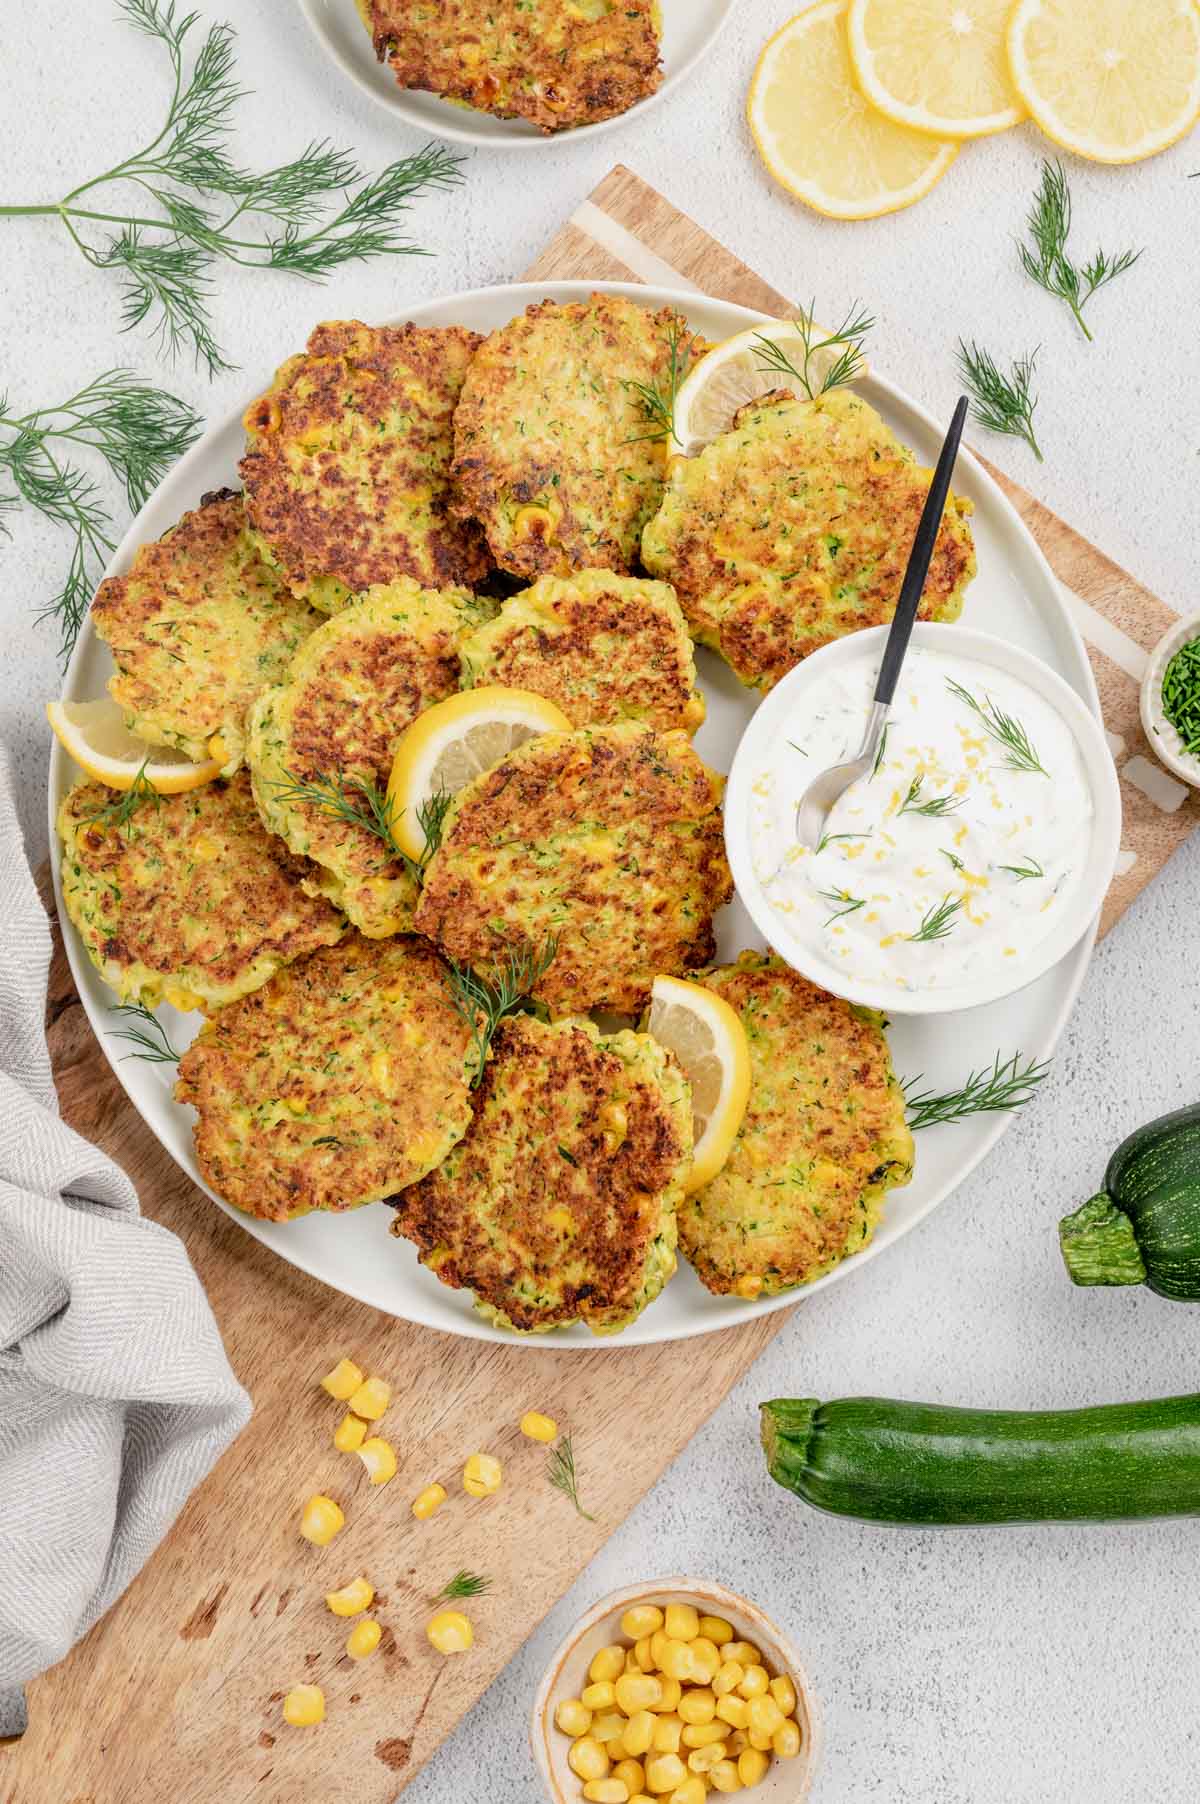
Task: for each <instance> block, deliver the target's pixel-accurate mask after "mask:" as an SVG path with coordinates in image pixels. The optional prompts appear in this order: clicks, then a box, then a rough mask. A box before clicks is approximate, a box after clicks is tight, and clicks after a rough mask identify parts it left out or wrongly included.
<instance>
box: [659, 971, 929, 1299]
mask: <svg viewBox="0 0 1200 1804" xmlns="http://www.w3.org/2000/svg"><path fill="white" fill-rule="evenodd" d="M696 981H697V982H698V983H702V984H704V985H705V987H706V988H707V989H710V990H713V991H714V992H715V993H716V994H717V995H718V996H723V997H724V998H725V1001H726V1002H728V1003H729V1005H730V1006H731V1007H732V1008H734V1009H736V1010H737V1013H738V1015H739V1016H740V1017H741V1021H742V1026H743V1027H744V1028H745V1030H746V1038H747V1040H748V1041H749V1045H750V1062H751V1070H752V1075H751V1085H750V1102H749V1106H748V1107H747V1110H746V1115H745V1119H744V1120H743V1122H742V1125H741V1127H740V1129H739V1130H738V1136H737V1139H736V1140H735V1141H734V1144H733V1151H732V1152H731V1153H730V1155H729V1160H728V1163H727V1164H726V1165H725V1168H724V1170H723V1171H722V1172H721V1173H720V1175H719V1176H718V1177H716V1178H714V1179H713V1181H712V1183H711V1184H708V1185H706V1186H705V1188H704V1189H702V1190H699V1191H697V1192H696V1193H695V1194H694V1195H693V1196H689V1197H687V1198H685V1200H684V1201H683V1202H682V1203H680V1205H679V1244H680V1247H681V1248H682V1250H683V1252H684V1253H685V1254H686V1256H687V1258H688V1259H690V1260H691V1262H692V1264H693V1265H694V1266H695V1268H696V1273H697V1276H698V1277H699V1279H700V1281H701V1283H702V1284H704V1285H705V1286H706V1287H707V1288H708V1289H709V1290H711V1291H715V1292H717V1293H718V1294H719V1295H724V1294H727V1293H732V1294H733V1295H734V1296H739V1297H759V1296H774V1295H775V1294H776V1293H777V1292H778V1291H781V1290H788V1289H790V1288H791V1287H792V1286H793V1285H797V1284H810V1283H811V1282H812V1280H813V1279H814V1278H819V1277H821V1276H823V1274H824V1273H825V1272H828V1271H831V1270H832V1269H833V1267H834V1266H835V1265H838V1264H839V1263H840V1262H841V1261H842V1260H843V1259H845V1258H847V1257H848V1256H849V1255H850V1254H851V1253H857V1252H859V1251H860V1250H861V1249H862V1248H863V1247H864V1246H866V1244H867V1242H868V1241H869V1240H870V1238H871V1236H872V1235H873V1234H874V1232H875V1229H876V1227H877V1226H878V1223H879V1218H880V1215H881V1213H882V1210H883V1200H884V1197H885V1196H886V1194H887V1192H888V1191H889V1190H891V1189H893V1188H894V1187H895V1186H897V1185H899V1184H907V1182H908V1180H909V1178H910V1177H911V1176H912V1168H913V1141H912V1135H911V1133H910V1132H909V1130H908V1127H907V1125H906V1123H905V1119H904V1093H903V1091H902V1090H901V1088H900V1085H899V1084H898V1083H897V1081H896V1078H895V1076H894V1074H893V1071H892V1064H891V1058H890V1055H889V1053H888V1046H887V1041H886V1040H885V1039H884V1036H883V1029H882V1025H881V1023H880V1021H879V1017H878V1016H875V1015H870V1014H868V1013H866V1012H865V1011H863V1010H860V1009H855V1008H852V1007H851V1005H850V1004H849V1003H848V1002H842V1001H840V1000H839V998H838V997H836V996H830V995H828V994H827V993H826V991H824V990H819V989H817V987H816V986H815V985H814V984H811V983H809V982H808V981H807V979H806V978H803V977H801V976H800V974H799V973H798V972H796V971H793V970H792V969H791V967H790V966H788V965H785V964H784V962H783V960H782V959H778V958H774V957H764V956H763V955H762V954H760V953H756V952H743V954H742V956H741V957H740V958H739V959H738V961H737V963H736V964H735V965H723V966H721V967H719V968H718V969H717V970H714V971H705V972H701V973H699V974H698V976H697V978H696Z"/></svg>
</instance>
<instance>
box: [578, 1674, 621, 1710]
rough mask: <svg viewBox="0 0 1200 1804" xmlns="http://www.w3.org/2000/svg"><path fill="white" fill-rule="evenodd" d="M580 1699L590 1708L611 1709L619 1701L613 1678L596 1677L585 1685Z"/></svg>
mask: <svg viewBox="0 0 1200 1804" xmlns="http://www.w3.org/2000/svg"><path fill="white" fill-rule="evenodd" d="M579 1700H580V1702H581V1703H582V1704H584V1705H586V1707H587V1708H588V1709H589V1710H611V1709H612V1707H613V1705H614V1704H615V1703H616V1701H617V1694H616V1692H615V1691H614V1690H613V1682H612V1680H611V1679H596V1680H594V1681H593V1683H592V1684H590V1685H585V1686H584V1688H583V1690H582V1691H581V1692H580V1694H579Z"/></svg>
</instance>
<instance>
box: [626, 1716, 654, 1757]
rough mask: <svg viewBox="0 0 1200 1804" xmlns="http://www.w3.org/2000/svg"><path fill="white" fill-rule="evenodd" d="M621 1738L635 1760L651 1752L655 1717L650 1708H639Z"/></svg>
mask: <svg viewBox="0 0 1200 1804" xmlns="http://www.w3.org/2000/svg"><path fill="white" fill-rule="evenodd" d="M621 1740H622V1741H623V1742H624V1743H625V1747H626V1751H627V1752H628V1753H629V1754H631V1755H632V1756H633V1758H634V1759H635V1760H637V1759H639V1758H640V1756H641V1755H643V1754H645V1753H648V1752H649V1750H650V1748H652V1747H653V1745H654V1718H653V1717H652V1716H651V1714H650V1712H649V1711H648V1710H639V1711H638V1713H637V1715H636V1716H631V1717H630V1719H629V1721H628V1722H627V1723H626V1724H625V1733H624V1734H623V1735H622V1737H621Z"/></svg>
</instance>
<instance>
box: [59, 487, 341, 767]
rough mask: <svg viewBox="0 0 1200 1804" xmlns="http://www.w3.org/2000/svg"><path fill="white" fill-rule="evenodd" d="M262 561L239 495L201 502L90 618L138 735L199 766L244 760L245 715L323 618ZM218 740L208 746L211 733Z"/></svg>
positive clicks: (105, 592) (102, 591)
mask: <svg viewBox="0 0 1200 1804" xmlns="http://www.w3.org/2000/svg"><path fill="white" fill-rule="evenodd" d="M320 618H321V617H320V615H319V614H314V613H313V611H312V609H311V608H310V607H309V606H308V604H307V603H306V602H303V601H298V600H297V599H296V597H295V596H294V595H293V594H292V593H291V591H290V590H289V588H288V587H287V584H286V583H284V582H283V581H282V580H281V578H280V577H279V576H278V575H277V574H276V572H275V571H274V570H272V569H271V567H270V566H269V565H268V564H265V563H264V562H263V560H262V558H261V557H260V556H259V552H258V548H257V545H256V544H255V542H254V538H253V536H252V534H251V533H250V531H249V529H248V528H247V525H246V515H245V510H244V508H243V506H242V497H241V496H240V495H239V494H236V493H235V492H234V491H233V490H232V489H221V490H219V491H218V492H216V493H214V494H211V495H205V496H203V497H202V498H201V502H200V506H199V507H198V508H196V509H195V510H194V512H192V513H187V514H184V516H183V518H182V519H181V520H180V521H179V523H178V525H176V526H173V527H172V528H171V530H170V531H169V532H167V533H164V534H163V536H162V538H161V539H157V540H155V541H153V542H152V543H151V544H149V545H142V546H141V547H139V549H138V552H137V555H136V556H135V558H134V560H133V563H132V564H131V565H130V567H129V570H128V572H127V574H126V575H124V576H110V577H109V578H108V579H107V580H106V581H105V582H102V583H101V585H100V587H99V589H98V590H97V592H96V599H95V600H94V601H93V603H92V622H93V624H94V626H95V628H96V631H97V632H98V633H99V635H100V637H101V638H102V639H103V640H104V642H105V643H106V644H107V645H108V646H109V647H110V649H111V651H112V655H113V661H114V662H115V664H116V666H117V670H116V675H115V676H112V677H110V678H109V683H108V689H109V694H110V695H111V696H112V698H113V700H114V701H115V702H116V703H118V705H119V706H120V707H121V708H123V709H124V710H125V718H126V722H127V724H128V726H129V729H130V731H131V732H133V733H136V734H137V735H138V737H139V738H140V739H145V740H147V741H148V742H149V743H150V744H151V745H168V746H176V747H178V749H179V750H180V751H183V752H186V753H187V755H188V757H189V758H192V759H194V760H195V761H196V762H197V763H201V762H202V761H203V760H204V759H206V758H210V757H220V759H221V763H222V768H223V772H224V774H225V775H226V776H229V775H230V774H231V773H232V772H233V771H235V770H236V769H237V767H238V765H239V764H240V763H241V761H242V751H243V731H244V727H245V719H246V710H247V708H248V707H249V706H250V703H251V702H252V701H253V700H254V697H255V696H256V695H257V694H258V691H259V690H260V689H261V688H262V687H263V685H264V684H266V683H277V682H279V680H280V679H281V677H282V676H283V673H284V671H285V670H286V668H287V665H288V660H289V659H290V658H291V656H292V653H293V652H294V651H295V650H296V648H297V646H298V645H300V643H301V642H302V641H303V640H304V639H305V638H307V636H308V634H309V633H311V632H312V630H313V628H314V627H315V626H317V625H318V624H319V623H320ZM216 734H219V735H220V739H221V742H222V743H220V744H219V745H218V746H217V747H216V748H215V749H213V748H210V741H211V740H212V738H213V736H214V735H216Z"/></svg>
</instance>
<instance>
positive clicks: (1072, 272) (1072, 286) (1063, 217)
mask: <svg viewBox="0 0 1200 1804" xmlns="http://www.w3.org/2000/svg"><path fill="white" fill-rule="evenodd" d="M1026 226H1027V228H1028V231H1029V236H1030V239H1031V241H1032V242H1031V243H1029V244H1020V245H1018V247H1017V249H1018V252H1019V255H1020V258H1021V267H1022V269H1023V270H1024V271H1025V274H1026V275H1027V276H1028V277H1029V278H1030V280H1031V281H1033V282H1036V283H1037V284H1038V286H1039V287H1041V288H1044V289H1045V290H1046V292H1047V293H1048V294H1052V295H1056V296H1057V297H1058V299H1059V300H1062V301H1065V302H1066V304H1067V306H1068V307H1069V308H1070V309H1071V312H1072V314H1073V315H1074V318H1075V322H1076V324H1077V325H1078V327H1079V329H1080V331H1081V332H1082V333H1083V335H1084V337H1085V338H1086V339H1088V340H1089V342H1090V340H1091V337H1092V334H1091V332H1090V331H1089V330H1088V326H1087V322H1086V321H1085V319H1084V317H1083V310H1084V308H1085V307H1086V305H1087V303H1088V302H1089V301H1090V300H1091V298H1092V296H1093V295H1094V294H1095V293H1096V291H1097V289H1099V288H1103V287H1104V286H1105V284H1106V283H1108V282H1111V281H1114V280H1115V278H1116V277H1117V276H1121V275H1124V273H1125V271H1126V270H1127V269H1132V267H1133V265H1134V264H1135V263H1136V262H1137V260H1138V258H1139V257H1140V256H1141V254H1142V253H1141V251H1121V252H1120V253H1119V254H1118V255H1117V256H1115V257H1110V256H1109V254H1108V252H1107V251H1097V252H1096V254H1095V256H1094V257H1092V259H1091V261H1090V262H1088V263H1085V264H1083V265H1082V266H1081V267H1077V266H1076V265H1075V264H1074V263H1073V262H1072V261H1071V258H1070V255H1069V254H1068V251H1067V239H1068V238H1069V237H1070V234H1071V190H1070V189H1069V188H1068V187H1067V177H1066V172H1065V171H1064V169H1063V166H1062V164H1061V163H1060V162H1058V161H1057V160H1056V161H1055V162H1053V163H1051V162H1050V161H1049V160H1043V163H1042V179H1041V183H1040V185H1039V187H1038V191H1037V193H1036V194H1035V195H1034V198H1033V205H1032V207H1031V208H1030V211H1029V215H1028V218H1027V219H1026Z"/></svg>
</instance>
